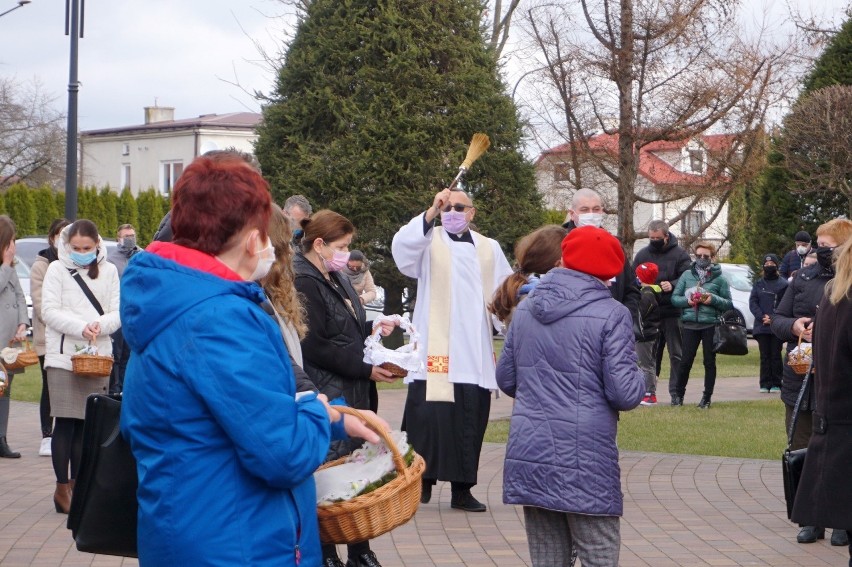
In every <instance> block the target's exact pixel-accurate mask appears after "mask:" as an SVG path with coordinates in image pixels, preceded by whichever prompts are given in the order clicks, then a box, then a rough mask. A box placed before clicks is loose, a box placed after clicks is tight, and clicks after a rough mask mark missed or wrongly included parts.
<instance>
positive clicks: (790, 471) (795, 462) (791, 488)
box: [781, 360, 813, 520]
mask: <svg viewBox="0 0 852 567" xmlns="http://www.w3.org/2000/svg"><path fill="white" fill-rule="evenodd" d="M811 374H813V360H811V365H810V366H809V367H808V371H807V373H806V374H805V378H804V379H803V380H802V389H801V390H799V397H798V398H796V405H795V406H794V407H793V420H792V421H791V423H790V431H789V432H788V434H787V448H786V449H784V453H783V454H782V455H781V474H782V476H783V478H784V500H786V501H787V519H788V520H792V519H793V503H794V502H795V501H796V491H797V490H798V489H799V480H800V479H801V478H802V470H803V469H804V468H805V457H806V456H807V452H808V448H807V447H805V448H804V449H796V450H795V451H794V450H792V446H793V435H794V434H795V433H796V422H797V421H799V408H800V407H801V405H802V399H803V398H804V397H805V392H806V390H807V389H808V381H809V380H808V379H809V378H810V376H811Z"/></svg>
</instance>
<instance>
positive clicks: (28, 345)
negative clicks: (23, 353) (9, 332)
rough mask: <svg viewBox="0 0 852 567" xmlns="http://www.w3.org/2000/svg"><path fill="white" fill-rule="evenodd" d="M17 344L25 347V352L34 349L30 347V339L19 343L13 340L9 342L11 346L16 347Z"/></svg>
mask: <svg viewBox="0 0 852 567" xmlns="http://www.w3.org/2000/svg"><path fill="white" fill-rule="evenodd" d="M15 343H20V344H21V346H22V347H23V350H32V349H33V347H32V346H31V345H30V340H29V339H21V340H19V341H18V340H15V339H12V340H11V341H9V346H12V345H14V344H15Z"/></svg>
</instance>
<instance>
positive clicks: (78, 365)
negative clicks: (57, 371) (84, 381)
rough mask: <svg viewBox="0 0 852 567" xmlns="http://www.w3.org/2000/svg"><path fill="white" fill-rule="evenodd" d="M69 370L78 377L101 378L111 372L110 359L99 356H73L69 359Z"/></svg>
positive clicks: (109, 357)
mask: <svg viewBox="0 0 852 567" xmlns="http://www.w3.org/2000/svg"><path fill="white" fill-rule="evenodd" d="M71 369H72V372H74V374H77V375H78V376H86V377H87V378H103V377H105V376H109V374H110V372H112V357H111V356H102V355H99V354H75V355H74V356H72V357H71Z"/></svg>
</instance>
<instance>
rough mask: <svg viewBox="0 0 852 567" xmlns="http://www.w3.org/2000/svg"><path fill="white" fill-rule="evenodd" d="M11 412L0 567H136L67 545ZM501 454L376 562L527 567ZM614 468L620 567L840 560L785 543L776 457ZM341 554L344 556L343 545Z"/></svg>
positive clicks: (29, 444)
mask: <svg viewBox="0 0 852 567" xmlns="http://www.w3.org/2000/svg"><path fill="white" fill-rule="evenodd" d="M728 380H734V379H726V380H725V382H726V383H728ZM747 380H748V382H746V379H743V382H742V384H741V385H740V386H738V387H741V388H742V390H743V392H745V391H746V390H752V389H754V388H753V387H752V386H753V384H751V382H752V381H753V379H747ZM720 382H721V381H720ZM731 386H734V384H733V382H731ZM663 391H665V390H663ZM404 395H405V393H404V391H401V390H398V391H383V392H382V393H381V405H382V413H383V415H386V416H387V419H388V421H389V422H390V423H391V425H394V426H396V425H398V424H399V421H398V418H399V416H401V406H402V404H403V403H404ZM756 397H757V396H756ZM507 408H509V409H508V411H507ZM510 411H511V409H510V405H509V402H508V401H507V400H506V398H501V399H500V400H497V401H495V408H494V412H493V417H497V416H500V415H508V413H509V412H510ZM643 411H653V408H650V409H648V410H643ZM711 411H712V410H711ZM11 413H12V416H11V420H10V427H9V440H10V443H11V445H12V447H13V448H14V449H16V450H18V451H21V453H22V454H23V458H21V459H15V460H12V459H0V566H2V567H23V566H39V567H55V566H89V565H90V566H93V567H114V566H133V565H138V562H137V561H136V560H133V559H124V558H117V557H108V556H95V555H90V554H87V553H80V552H78V551H77V550H76V549H75V548H74V544H73V542H72V540H71V537H70V532H68V530H67V529H66V528H65V520H66V516H64V515H61V514H57V513H56V512H55V511H54V509H53V502H52V499H51V497H52V494H53V489H54V476H53V470H52V467H51V462H50V459H49V458H45V457H39V456H38V444H39V440H40V439H39V437H40V435H39V425H38V407H37V405H35V404H27V403H19V402H13V403H12V412H11ZM503 455H504V446H503V445H497V444H487V445H486V446H485V447H484V449H483V453H482V458H481V462H480V473H479V485H478V486H477V487H475V488H474V489H473V492H474V495H475V496H476V497H477V498H478V499H480V500H482V501H483V502H485V503H486V504H487V505H488V511H487V512H485V513H480V514H474V513H465V512H460V511H458V510H453V509H451V508H450V487H449V484H448V483H438V485H437V486H436V487H435V489H434V490H433V494H432V502H431V503H429V504H425V505H421V507H420V509H419V511H418V512H417V515H416V516H415V518H414V519H413V520H412V521H411V522H409V523H408V524H406V525H405V526H402V527H400V528H398V529H397V530H394V531H393V532H392V533H390V534H386V535H384V536H382V537H380V538H378V539H376V540H374V542H373V549H374V550H375V551H376V554H377V555H378V557H379V559H380V560H381V561H382V563H383V565H385V567H394V566H405V567H426V566H445V565H467V566H470V567H485V566H500V567H506V566H520V565H529V553H528V551H527V543H526V535H525V532H524V527H523V521H522V519H523V513H522V511H521V509H520V508H516V507H513V506H505V505H503V504H502V483H503V478H502V475H503ZM621 467H622V487H623V490H624V493H625V515H624V518H623V520H622V523H621V538H622V550H621V565H622V566H623V567H638V566H653V567H662V566H692V565H704V566H706V565H719V566H723V565H772V566H796V565H804V566H808V567H811V566H814V567H818V566H835V567H840V566H845V565H847V562H848V555H847V553H848V551H847V548H836V547H831V546H830V545H829V543H828V539H826V540H824V541H820V542H817V543H815V544H809V545H799V544H797V543H796V540H795V536H796V532H797V528H796V526H793V525H792V524H790V523H789V522H788V521H787V519H786V513H785V505H784V495H783V488H782V484H781V464H780V459H779V461H778V462H776V461H762V460H748V459H724V458H717V457H693V456H685V455H666V454H656V453H655V454H642V453H623V454H622V456H621ZM340 551H341V556H342V557H344V558H345V553H346V550H345V547H343V546H341V549H340Z"/></svg>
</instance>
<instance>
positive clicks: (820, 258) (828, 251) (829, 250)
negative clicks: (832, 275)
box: [816, 246, 834, 270]
mask: <svg viewBox="0 0 852 567" xmlns="http://www.w3.org/2000/svg"><path fill="white" fill-rule="evenodd" d="M833 254H834V246H820V247H819V248H817V249H816V257H817V262H818V263H819V265H820V266H822V267H823V268H825V269H826V270H831V269H833V265H832V256H833Z"/></svg>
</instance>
